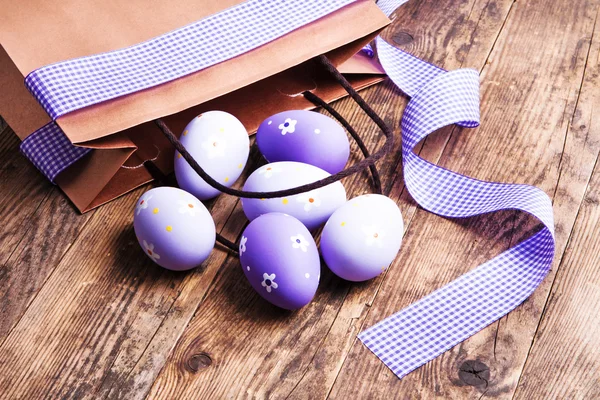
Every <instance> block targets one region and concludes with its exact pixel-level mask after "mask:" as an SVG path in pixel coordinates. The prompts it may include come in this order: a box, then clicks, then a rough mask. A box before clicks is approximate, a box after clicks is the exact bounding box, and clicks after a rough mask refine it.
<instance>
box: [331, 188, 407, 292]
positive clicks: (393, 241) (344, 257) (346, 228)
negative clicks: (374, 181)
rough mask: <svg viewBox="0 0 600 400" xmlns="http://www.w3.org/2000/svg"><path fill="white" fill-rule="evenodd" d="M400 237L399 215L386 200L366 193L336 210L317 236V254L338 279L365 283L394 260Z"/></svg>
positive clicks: (398, 211)
mask: <svg viewBox="0 0 600 400" xmlns="http://www.w3.org/2000/svg"><path fill="white" fill-rule="evenodd" d="M403 234H404V223H403V222H402V213H401V212H400V209H399V208H398V206H397V205H396V203H395V202H394V201H393V200H392V199H390V198H389V197H386V196H382V195H378V194H367V195H363V196H359V197H355V198H353V199H352V200H350V201H348V202H347V203H346V204H344V205H343V206H342V207H340V208H339V209H337V210H336V212H334V213H333V215H332V216H331V217H330V218H329V220H328V221H327V223H326V224H325V227H324V228H323V233H322V234H321V254H322V255H323V259H324V260H325V263H326V264H327V266H328V267H329V269H331V271H333V273H334V274H336V275H337V276H339V277H340V278H343V279H346V280H349V281H355V282H359V281H366V280H368V279H371V278H374V277H376V276H377V275H379V274H381V273H382V272H383V271H385V270H386V269H387V267H388V266H389V265H390V264H391V263H392V261H394V258H396V255H397V254H398V251H399V250H400V245H401V244H402V236H403Z"/></svg>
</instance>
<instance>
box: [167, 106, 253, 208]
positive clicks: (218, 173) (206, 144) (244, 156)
mask: <svg viewBox="0 0 600 400" xmlns="http://www.w3.org/2000/svg"><path fill="white" fill-rule="evenodd" d="M179 140H180V142H181V143H182V144H183V146H184V147H185V148H186V150H187V151H188V152H189V153H190V155H191V156H192V157H193V158H194V159H195V160H196V162H197V163H198V164H199V165H200V166H201V167H202V169H204V171H206V173H207V174H208V175H210V176H211V177H212V178H213V179H215V180H216V181H217V182H219V183H221V184H223V185H225V186H228V187H229V186H231V185H233V183H234V182H235V181H236V180H237V179H238V178H239V177H240V175H241V174H242V171H243V169H244V167H245V166H246V162H247V161H248V154H249V152H250V139H249V138H248V132H247V131H246V128H244V125H242V123H241V122H240V121H239V120H238V119H237V118H236V117H234V116H233V115H231V114H229V113H226V112H223V111H209V112H205V113H203V114H200V115H198V116H197V117H196V118H194V119H193V120H192V121H190V123H189V124H187V126H186V127H185V129H184V130H183V133H182V134H181V137H180V138H179ZM175 177H176V178H177V183H178V184H179V187H180V188H182V189H183V190H185V191H187V192H190V193H191V194H193V195H194V196H196V197H197V198H199V199H200V200H206V199H210V198H213V197H215V196H217V195H218V194H220V192H219V191H218V190H217V189H215V188H213V187H212V186H210V185H209V184H208V183H206V181H205V180H204V179H202V178H201V177H200V176H199V175H198V174H197V173H196V172H195V171H194V170H193V169H192V167H191V166H190V165H189V164H188V162H187V161H185V159H184V158H183V157H182V155H181V154H179V152H175Z"/></svg>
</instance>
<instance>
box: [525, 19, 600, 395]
mask: <svg viewBox="0 0 600 400" xmlns="http://www.w3.org/2000/svg"><path fill="white" fill-rule="evenodd" d="M595 27H596V28H595V32H594V35H593V42H592V46H591V49H590V52H589V55H588V58H587V66H586V73H585V79H584V81H583V85H582V90H581V96H580V98H579V102H578V105H577V109H576V111H575V116H574V118H573V121H572V123H571V128H570V130H569V134H568V136H567V140H566V143H565V147H566V148H572V149H573V151H571V152H570V154H577V156H574V157H568V158H564V157H563V162H562V165H561V182H565V183H566V184H567V185H569V186H571V185H580V184H581V182H580V180H579V179H576V177H577V176H578V175H580V174H581V173H582V172H585V173H587V170H589V169H591V168H592V166H593V165H594V164H595V170H594V175H593V177H592V179H591V181H590V182H589V185H588V188H587V189H588V190H587V193H586V195H585V198H584V200H583V205H582V207H581V209H580V210H579V214H578V216H577V222H576V224H575V227H574V229H573V231H572V234H571V235H570V237H569V243H568V246H567V249H566V251H565V253H564V258H563V259H562V261H561V263H560V267H559V268H558V269H557V272H556V278H555V281H554V285H553V287H552V291H551V293H550V296H549V299H548V304H547V306H546V309H545V310H544V315H543V318H542V321H541V323H540V326H539V328H538V330H537V332H536V335H535V339H534V343H533V346H532V348H531V352H530V355H529V357H528V359H527V363H526V364H525V368H524V370H523V375H522V377H521V380H520V382H519V387H518V388H517V392H516V393H515V398H518V399H534V398H536V399H544V398H545V399H548V398H570V399H595V398H600V386H599V385H598V382H600V350H599V349H600V314H599V313H598V309H600V270H599V269H598V266H599V265H600V253H599V252H598V249H600V236H599V235H598V232H600V207H599V206H598V205H599V204H600V163H598V148H599V147H600V118H598V117H597V116H596V117H595V118H594V114H593V111H594V108H596V110H597V107H598V104H600V79H599V76H600V24H598V14H597V15H596V23H595ZM575 151H577V152H575ZM580 189H581V188H577V190H576V192H577V193H579V192H581V190H580ZM559 190H561V191H563V190H564V191H565V192H574V190H572V189H571V190H565V189H564V188H561V189H559ZM557 197H559V195H558V194H557ZM560 197H562V199H563V200H564V199H568V197H566V196H560ZM569 203H570V201H568V200H567V201H564V202H563V203H560V204H559V203H558V202H557V201H555V202H554V205H555V208H557V212H556V215H560V214H561V211H566V210H567V209H568V208H567V207H568V206H569ZM560 220H561V218H560V217H559V221H560ZM558 226H559V227H561V225H558ZM561 229H562V227H561Z"/></svg>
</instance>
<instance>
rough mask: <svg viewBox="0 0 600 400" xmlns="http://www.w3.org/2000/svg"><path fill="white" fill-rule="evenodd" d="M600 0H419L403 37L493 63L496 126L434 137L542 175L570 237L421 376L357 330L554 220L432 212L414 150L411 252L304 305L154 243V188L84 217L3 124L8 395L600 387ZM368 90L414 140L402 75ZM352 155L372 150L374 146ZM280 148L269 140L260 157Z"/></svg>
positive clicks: (508, 167) (550, 391)
mask: <svg viewBox="0 0 600 400" xmlns="http://www.w3.org/2000/svg"><path fill="white" fill-rule="evenodd" d="M598 3H599V1H598V0H591V1H590V0H588V1H584V0H576V1H571V2H566V0H559V1H556V2H550V1H549V0H526V1H523V2H518V3H517V2H514V1H513V0H485V1H484V0H441V1H433V0H423V1H411V2H409V3H408V4H406V5H404V6H403V7H402V8H401V9H400V10H398V11H397V12H396V13H395V14H396V20H395V21H394V23H393V26H392V27H391V28H390V29H388V30H387V31H386V32H385V33H384V35H385V37H386V38H387V40H389V41H390V42H393V43H396V44H397V45H398V46H400V47H402V48H404V49H406V50H408V51H410V52H412V53H413V54H415V55H417V56H419V57H422V58H424V59H427V60H429V61H431V62H434V63H436V64H438V65H440V66H442V67H444V68H447V69H456V68H460V67H471V68H476V69H478V70H480V71H481V72H482V127H481V128H480V129H477V130H471V131H469V130H460V129H456V128H453V127H449V128H445V129H442V130H440V131H439V132H436V133H435V134H433V135H431V136H430V137H429V138H427V139H426V140H425V141H424V143H423V144H422V145H420V146H419V147H418V148H417V151H418V152H420V154H421V155H422V156H423V157H425V158H427V159H428V160H431V161H433V162H436V163H440V164H441V165H443V166H444V167H447V168H450V169H453V170H455V171H459V172H461V173H465V174H467V175H470V176H474V177H477V178H480V179H488V180H499V181H507V182H520V183H529V184H535V185H537V186H540V187H541V188H542V189H543V190H545V191H546V193H548V194H549V195H551V196H552V198H553V203H554V208H555V214H556V226H557V239H558V242H557V260H556V263H555V267H554V268H553V271H552V272H551V273H550V275H549V276H548V278H547V279H546V280H545V281H544V283H543V285H542V286H541V287H540V288H539V289H538V290H537V291H536V293H535V294H534V295H533V296H532V297H531V298H530V299H529V300H528V301H526V302H525V303H524V304H523V305H522V306H520V307H519V308H518V309H517V310H515V311H514V312H512V313H511V314H509V316H508V317H506V318H504V319H502V320H501V321H500V322H498V323H496V324H493V325H491V326H490V327H488V328H487V329H485V330H483V331H482V332H480V333H478V334H477V335H475V336H473V337H472V338H471V339H469V340H468V341H466V342H464V343H463V344H461V345H459V346H456V348H454V349H452V350H451V351H449V352H448V353H446V354H444V355H443V356H442V357H440V358H438V359H436V360H435V361H433V362H431V363H429V364H427V365H426V366H424V367H423V368H421V369H419V370H417V371H415V372H414V373H413V374H411V375H409V376H407V377H406V378H404V379H403V380H398V379H397V378H396V377H395V376H394V375H393V374H392V373H391V372H390V371H389V370H388V369H387V368H386V367H385V366H384V365H383V364H382V363H381V362H380V361H379V360H377V358H376V357H375V356H374V355H372V354H371V353H370V352H369V351H368V350H366V349H365V348H364V347H363V346H362V344H360V343H359V342H357V340H356V334H357V333H358V332H360V331H361V330H362V329H364V328H365V327H367V326H370V325H372V324H373V323H375V322H377V321H379V320H381V319H382V318H384V317H385V316H388V315H390V314H392V313H393V312H395V311H397V310H399V309H400V308H402V307H404V306H406V305H408V304H410V303H411V302H413V301H415V300H416V299H418V298H420V297H422V296H423V295H425V294H427V293H429V292H431V291H432V290H434V289H435V288H437V287H440V286H442V285H444V284H445V283H447V282H449V281H451V280H452V279H455V278H456V277H458V276H459V275H461V274H462V273H464V272H466V271H468V270H470V269H471V268H473V267H475V266H476V265H478V264H480V263H481V262H484V261H486V260H488V259H489V258H491V257H492V256H494V255H496V254H498V253H499V252H501V251H503V250H505V249H506V248H508V247H510V246H512V245H514V244H515V243H517V242H518V241H520V240H522V239H524V238H526V237H528V236H530V235H531V233H532V232H533V231H535V230H536V229H538V226H539V225H538V223H537V222H536V221H535V220H533V219H531V218H529V217H527V216H525V215H523V214H521V213H517V212H513V211H505V212H500V213H496V214H493V215H487V216H482V217H478V218H471V219H466V220H460V221H456V220H454V221H450V220H445V219H441V218H438V217H436V216H434V215H432V214H429V213H427V212H425V211H423V210H421V209H418V208H417V206H416V204H415V203H414V201H413V200H412V199H411V198H410V196H409V195H408V194H407V193H406V192H405V191H404V184H403V179H402V172H401V157H400V152H399V151H396V153H395V154H392V155H390V156H389V157H388V158H386V160H384V161H383V162H382V163H381V165H380V170H381V173H382V177H383V183H384V188H385V193H386V194H388V195H389V196H390V197H392V198H393V199H394V200H396V201H397V202H398V204H399V206H400V207H401V209H402V212H403V215H404V218H405V227H406V230H407V231H406V235H405V242H404V244H403V248H402V250H401V253H400V255H399V257H398V258H397V260H396V261H395V262H394V264H393V266H392V267H391V268H390V269H388V271H387V273H386V274H385V275H382V276H380V277H378V278H376V279H374V280H372V281H370V282H365V283H362V284H352V283H348V282H345V281H343V280H341V279H339V278H337V277H335V276H334V275H332V274H331V273H330V272H329V270H328V269H327V268H326V267H325V266H322V274H321V276H322V277H321V284H320V287H319V290H318V293H317V296H316V298H315V300H314V301H313V302H312V303H311V304H310V305H308V306H307V307H305V308H303V309H301V310H298V311H296V312H286V311H283V310H279V309H276V308H275V307H273V306H271V305H269V304H267V303H266V302H264V301H263V300H262V299H261V298H260V297H259V296H258V295H257V294H256V293H254V292H253V290H252V288H251V287H250V285H249V284H248V283H247V282H246V281H245V278H244V277H243V273H242V272H241V270H240V266H239V261H238V260H237V258H236V257H234V256H232V255H230V254H229V253H228V252H226V251H225V250H223V249H218V250H216V251H214V252H213V254H212V255H211V257H210V258H209V260H208V261H207V262H206V263H205V265H204V266H203V267H202V268H199V269H197V270H194V271H191V272H188V273H173V272H169V271H164V270H161V269H159V268H157V267H156V266H155V265H154V264H152V263H151V262H150V261H149V260H147V259H145V258H144V257H142V256H141V252H140V249H139V248H138V245H137V243H136V240H135V237H134V235H133V233H132V228H131V219H132V215H131V205H132V204H133V202H134V200H135V198H136V197H137V196H139V195H140V194H141V193H142V192H143V191H144V190H146V189H147V188H145V189H140V190H138V191H136V192H134V193H131V194H129V195H127V196H124V197H123V198H121V199H118V200H117V201H115V202H112V203H110V204H108V205H106V206H103V207H102V208H100V209H99V210H97V211H96V212H94V213H91V214H88V215H86V216H83V217H82V216H79V215H77V214H76V213H75V212H74V211H73V210H72V208H71V207H70V206H69V205H68V203H67V202H66V200H65V199H64V198H63V197H62V195H61V194H60V193H59V191H58V190H56V189H55V188H54V187H52V185H50V184H48V183H47V182H45V181H44V179H43V177H42V176H41V175H40V174H39V173H38V172H37V171H36V170H35V169H34V168H33V167H32V166H31V165H29V164H28V162H27V161H26V160H25V159H24V158H23V157H22V156H21V155H20V154H18V142H17V140H16V139H15V136H14V135H13V134H12V132H10V131H9V128H6V129H4V132H2V131H3V128H2V121H1V120H0V159H1V160H2V161H3V162H2V166H1V167H0V218H1V219H0V220H1V221H3V229H2V231H1V234H0V263H1V264H0V265H1V266H2V268H1V269H0V291H1V293H3V297H2V298H0V312H1V314H0V398H115V399H116V398H127V399H142V398H146V397H148V398H178V399H179V398H194V399H196V398H239V397H244V398H287V397H290V398H301V399H304V398H325V397H331V398H343V397H347V398H369V399H370V398H391V397H394V398H431V397H434V396H437V397H447V398H475V397H477V398H480V397H482V396H487V397H497V398H508V397H512V396H513V394H514V395H516V397H518V398H557V397H563V398H593V397H598V396H599V395H600V394H598V392H597V387H596V386H597V385H596V386H594V384H593V382H597V381H598V378H599V372H598V371H600V355H599V354H598V351H597V350H596V347H598V332H597V327H596V325H597V324H598V321H597V318H596V317H595V314H594V315H592V314H590V313H589V310H594V309H597V305H598V304H599V302H600V293H599V292H600V291H598V290H596V289H597V286H598V282H600V277H598V273H597V271H596V270H595V268H594V266H595V265H596V264H598V261H599V260H597V255H596V254H595V253H594V250H593V249H594V248H595V247H597V243H596V242H597V240H596V239H597V238H595V236H597V235H595V233H596V232H597V231H598V227H599V224H600V222H599V221H598V220H599V218H600V216H599V215H598V211H597V210H598V207H597V205H598V197H599V195H600V194H599V193H598V181H599V180H600V178H599V177H598V175H599V171H598V170H599V168H600V167H596V171H595V172H594V177H593V180H592V181H591V182H590V181H589V180H590V177H591V175H592V170H593V168H594V165H595V163H596V162H597V159H598V153H599V151H600V126H599V124H600V122H599V120H598V118H597V117H596V118H594V113H593V110H594V107H595V106H597V104H599V99H600V95H599V93H598V92H599V85H598V83H599V82H598V75H599V70H598V60H599V59H600V56H599V49H598V47H599V45H598V29H599V27H598V24H597V23H596V20H597V13H598ZM594 27H595V29H596V32H595V33H594ZM592 38H593V40H592ZM590 43H591V45H590ZM0 90H1V88H0ZM362 94H363V95H364V97H365V98H366V99H367V101H368V102H369V103H370V104H372V105H373V107H374V109H375V110H377V112H378V113H380V115H382V116H383V117H384V119H385V120H386V121H387V122H388V123H389V124H390V125H392V126H394V127H395V134H396V136H397V137H399V135H400V132H399V130H398V127H397V124H398V121H399V120H400V117H401V113H402V109H403V108H404V105H405V104H406V99H405V98H404V97H403V96H402V95H401V93H399V92H398V91H397V90H396V89H395V88H394V87H393V85H391V84H389V83H387V84H382V85H379V86H377V87H374V88H371V89H368V90H365V91H363V92H362ZM0 95H1V93H0ZM335 107H336V108H337V109H338V110H339V111H340V112H341V113H342V114H343V115H344V116H346V117H348V119H349V120H350V122H351V123H352V124H353V125H354V126H356V127H357V128H358V131H359V132H360V133H361V134H362V135H363V137H364V139H365V143H366V144H367V146H368V147H369V148H370V149H375V148H377V146H379V145H381V144H382V139H381V137H380V135H379V133H378V132H377V130H376V128H375V127H374V125H373V124H372V122H371V121H369V120H368V118H367V116H366V115H364V113H362V112H361V111H360V110H359V109H358V107H357V106H356V105H355V104H353V103H352V102H351V101H349V100H348V99H344V100H342V101H339V102H337V103H336V104H335ZM399 145H400V143H399V141H397V143H396V148H397V150H398V146H399ZM351 157H352V160H353V161H354V162H355V161H357V160H359V159H360V158H361V155H360V153H359V152H358V149H356V146H353V147H352V155H351ZM261 163H262V161H261V160H260V157H259V156H258V154H257V153H256V152H255V151H254V152H253V157H252V162H251V163H250V167H256V166H258V165H260V164H261ZM247 173H248V171H246V174H247ZM241 181H243V179H242V180H241ZM344 185H345V186H346V188H347V191H348V194H349V196H350V197H352V196H355V195H358V194H362V193H364V192H367V191H369V190H370V187H369V186H368V175H367V174H366V173H364V174H357V175H355V176H353V177H351V178H348V179H346V180H345V181H344ZM586 188H588V191H587V194H586ZM584 195H585V201H583V199H584ZM582 201H583V204H584V206H583V208H582V209H581V212H580V214H579V217H578V218H577V223H576V224H575V220H576V217H577V213H578V210H579V207H580V205H581V203H582ZM209 207H210V209H211V213H212V214H213V216H214V218H215V222H216V223H217V230H218V231H220V232H221V233H222V234H223V235H225V236H226V237H228V238H230V239H232V240H234V239H236V238H237V236H238V235H239V234H240V233H241V231H242V228H243V226H244V224H245V223H246V219H245V217H244V215H243V213H242V210H241V208H240V205H239V202H238V201H237V199H235V198H231V197H228V196H221V197H219V198H218V199H217V200H216V201H214V202H213V203H211V204H209ZM569 238H570V239H569ZM567 243H568V247H567ZM565 248H567V251H566V252H565ZM563 253H564V258H563ZM561 260H562V261H561ZM557 271H558V272H557ZM555 273H556V274H557V275H556V279H555ZM553 283H554V286H553ZM549 293H551V294H550V297H549V296H548V294H549ZM545 307H546V308H545ZM544 310H545V311H544ZM586 310H587V311H588V312H587V313H586ZM543 311H544V312H543ZM540 318H542V322H541V324H540V325H539V330H537V333H536V329H538V324H539V321H540ZM534 337H535V342H534V343H533V346H532V341H533V339H534ZM563 350H564V351H563ZM567 355H568V357H569V358H568V359H567V360H565V357H566V356H567ZM478 363H479V364H478ZM524 364H525V369H523V366H524ZM461 367H462V371H461ZM473 367H475V368H481V370H482V372H481V373H479V374H472V373H469V371H470V369H472V368H473ZM486 367H487V371H486V370H485V368H486ZM548 377H550V379H552V380H553V381H552V384H550V385H548V384H547V379H548ZM519 379H520V380H519ZM518 383H520V385H518ZM515 391H516V392H515Z"/></svg>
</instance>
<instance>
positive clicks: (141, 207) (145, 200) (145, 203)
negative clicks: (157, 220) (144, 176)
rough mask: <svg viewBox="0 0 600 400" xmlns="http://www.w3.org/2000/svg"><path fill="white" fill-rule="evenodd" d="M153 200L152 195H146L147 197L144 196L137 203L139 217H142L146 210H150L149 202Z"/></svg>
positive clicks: (136, 210)
mask: <svg viewBox="0 0 600 400" xmlns="http://www.w3.org/2000/svg"><path fill="white" fill-rule="evenodd" d="M151 198H152V195H148V194H146V195H144V196H142V198H141V199H140V200H139V201H138V202H137V204H136V206H135V213H136V214H137V215H140V213H141V212H142V210H145V209H146V208H148V202H149V201H150V199H151Z"/></svg>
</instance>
